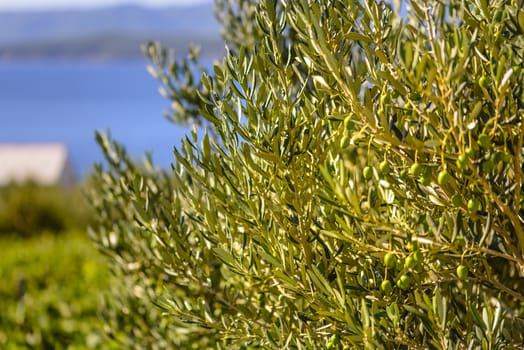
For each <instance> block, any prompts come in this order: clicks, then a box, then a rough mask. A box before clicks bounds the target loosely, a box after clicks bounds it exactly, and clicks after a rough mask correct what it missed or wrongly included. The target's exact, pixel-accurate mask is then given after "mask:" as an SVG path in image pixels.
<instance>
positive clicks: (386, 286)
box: [380, 280, 393, 294]
mask: <svg viewBox="0 0 524 350" xmlns="http://www.w3.org/2000/svg"><path fill="white" fill-rule="evenodd" d="M380 289H381V290H382V291H383V292H384V294H391V292H392V291H393V286H392V285H391V282H390V281H389V280H384V281H383V282H382V283H381V284H380Z"/></svg>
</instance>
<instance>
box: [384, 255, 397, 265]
mask: <svg viewBox="0 0 524 350" xmlns="http://www.w3.org/2000/svg"><path fill="white" fill-rule="evenodd" d="M384 265H386V267H387V268H388V269H392V268H394V267H395V266H397V257H396V256H395V254H393V253H387V254H386V255H384Z"/></svg>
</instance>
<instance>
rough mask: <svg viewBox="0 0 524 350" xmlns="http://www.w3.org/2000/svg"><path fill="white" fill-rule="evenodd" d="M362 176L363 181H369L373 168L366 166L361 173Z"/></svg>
mask: <svg viewBox="0 0 524 350" xmlns="http://www.w3.org/2000/svg"><path fill="white" fill-rule="evenodd" d="M362 174H363V175H364V179H366V180H369V179H371V177H373V168H372V167H370V166H367V167H365V168H364V170H363V171H362Z"/></svg>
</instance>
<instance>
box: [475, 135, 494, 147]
mask: <svg viewBox="0 0 524 350" xmlns="http://www.w3.org/2000/svg"><path fill="white" fill-rule="evenodd" d="M477 142H478V144H479V146H480V147H482V148H483V149H484V150H485V151H488V150H489V149H490V148H491V139H490V138H489V136H488V135H486V134H485V133H482V134H480V135H479V138H478V140H477Z"/></svg>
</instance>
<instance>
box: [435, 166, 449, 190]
mask: <svg viewBox="0 0 524 350" xmlns="http://www.w3.org/2000/svg"><path fill="white" fill-rule="evenodd" d="M450 177H451V176H450V175H449V173H448V171H447V170H446V169H444V170H441V171H440V173H438V178H437V182H438V184H439V185H440V186H444V185H445V184H447V183H448V182H449V178H450Z"/></svg>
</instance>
